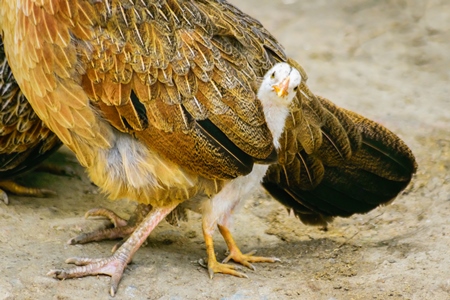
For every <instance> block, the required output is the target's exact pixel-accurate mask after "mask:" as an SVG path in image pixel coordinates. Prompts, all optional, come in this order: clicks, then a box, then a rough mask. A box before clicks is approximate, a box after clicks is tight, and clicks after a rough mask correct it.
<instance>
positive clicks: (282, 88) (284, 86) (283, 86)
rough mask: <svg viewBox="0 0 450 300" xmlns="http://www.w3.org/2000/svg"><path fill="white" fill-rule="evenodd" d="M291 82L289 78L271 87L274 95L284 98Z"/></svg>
mask: <svg viewBox="0 0 450 300" xmlns="http://www.w3.org/2000/svg"><path fill="white" fill-rule="evenodd" d="M290 80H291V77H290V76H288V77H286V78H285V79H284V80H283V81H282V82H280V84H278V85H274V86H272V88H273V90H274V91H275V93H277V95H278V97H286V96H287V95H288V94H289V92H288V89H289V82H290Z"/></svg>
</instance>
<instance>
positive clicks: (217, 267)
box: [202, 220, 248, 279]
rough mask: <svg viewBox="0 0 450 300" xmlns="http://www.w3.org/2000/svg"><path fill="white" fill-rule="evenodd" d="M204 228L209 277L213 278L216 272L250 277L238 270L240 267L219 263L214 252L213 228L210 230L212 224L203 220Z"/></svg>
mask: <svg viewBox="0 0 450 300" xmlns="http://www.w3.org/2000/svg"><path fill="white" fill-rule="evenodd" d="M202 228H203V236H204V239H205V245H206V255H207V256H208V273H209V277H210V278H211V279H212V278H213V277H214V273H223V274H229V275H234V276H237V277H244V278H248V276H247V275H245V274H244V273H241V272H238V271H236V270H237V269H239V267H237V266H233V265H228V264H223V263H219V262H218V261H217V258H216V254H215V252H214V242H213V238H212V232H211V231H212V230H210V228H211V226H209V225H208V224H207V222H206V221H205V220H203V223H202Z"/></svg>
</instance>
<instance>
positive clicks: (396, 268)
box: [0, 0, 450, 300]
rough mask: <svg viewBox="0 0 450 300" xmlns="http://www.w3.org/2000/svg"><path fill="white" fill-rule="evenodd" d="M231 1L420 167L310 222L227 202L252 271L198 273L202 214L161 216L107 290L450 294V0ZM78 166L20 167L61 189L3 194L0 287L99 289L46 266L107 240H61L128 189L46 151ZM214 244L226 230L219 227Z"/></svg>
mask: <svg viewBox="0 0 450 300" xmlns="http://www.w3.org/2000/svg"><path fill="white" fill-rule="evenodd" d="M233 2H234V3H236V4H238V5H239V7H240V8H241V9H242V10H244V11H245V12H247V13H249V14H251V15H253V16H254V17H256V18H257V19H259V20H260V21H262V23H263V24H264V25H265V26H266V27H267V28H268V29H269V30H270V31H271V32H272V33H273V34H274V35H275V36H276V37H277V38H278V39H279V40H280V41H281V42H282V44H283V45H284V46H285V48H286V51H287V52H288V53H289V54H290V55H291V56H292V57H294V58H295V59H297V61H299V62H300V63H301V64H302V65H303V66H304V68H305V69H306V71H307V72H308V74H309V80H308V82H309V85H310V87H311V89H312V90H313V91H315V92H316V93H318V94H320V95H323V96H327V97H328V98H330V99H331V100H333V101H334V102H335V103H337V104H339V105H341V106H343V107H346V108H349V109H352V110H355V111H357V112H359V113H362V114H364V115H365V116H367V117H370V118H372V119H374V120H376V121H378V122H380V123H382V124H384V125H385V126H387V127H388V128H390V129H391V130H392V131H394V132H396V133H397V134H398V135H399V136H400V137H402V138H403V139H404V140H405V141H406V143H407V144H408V145H409V146H410V147H411V148H412V150H413V152H414V153H415V155H416V157H417V161H418V163H419V171H418V173H417V176H416V177H415V178H414V180H413V182H412V184H411V185H410V186H409V187H408V188H407V190H406V191H405V192H404V193H403V194H402V195H400V196H399V197H398V198H397V199H396V201H395V202H394V203H393V204H391V205H389V206H387V207H382V208H379V209H377V210H375V211H373V212H371V213H369V214H367V215H358V216H354V217H352V218H349V219H337V220H336V221H335V222H334V223H333V224H332V225H331V226H330V228H329V230H328V231H327V232H324V231H321V230H319V229H318V228H314V227H307V226H304V225H303V224H301V223H300V222H299V221H298V220H297V219H295V218H294V217H293V216H291V215H288V214H287V212H286V210H285V209H284V208H282V207H281V206H280V205H279V204H278V203H277V202H276V201H274V200H271V199H270V198H269V197H268V196H267V195H265V194H264V193H263V192H262V191H261V192H260V193H259V194H258V195H255V197H254V199H251V200H249V201H248V204H247V205H246V206H245V208H244V209H243V210H242V211H240V212H239V213H237V214H236V225H235V230H234V234H235V238H236V240H237V242H238V244H239V245H240V246H241V248H242V250H243V251H249V250H253V249H258V253H259V254H260V255H266V256H276V257H279V258H280V259H281V262H280V263H276V264H259V265H257V266H256V267H257V270H256V272H253V271H250V270H244V271H245V272H246V274H248V276H249V279H240V278H235V277H231V276H225V275H216V276H215V277H214V279H212V280H210V279H209V278H208V275H207V272H206V270H205V269H203V268H202V267H201V266H199V264H198V259H200V258H203V257H205V247H204V243H203V238H202V235H201V228H200V221H199V220H200V219H199V216H198V215H195V214H192V215H191V220H190V221H189V222H187V223H182V224H181V225H180V227H172V226H170V225H168V224H167V223H165V222H163V224H161V226H159V227H158V228H157V230H156V231H155V232H154V233H152V235H151V239H150V240H149V242H148V245H147V246H146V247H143V248H141V249H140V250H139V251H138V252H137V254H136V255H135V257H134V260H133V264H131V265H129V267H128V268H127V269H126V271H125V274H124V277H123V280H122V281H121V284H120V288H119V292H118V294H117V296H116V299H132V298H133V299H230V300H231V299H233V300H240V299H450V256H449V255H448V254H449V249H450V222H449V216H450V175H449V169H450V137H449V130H450V99H449V94H450V85H449V82H450V81H449V80H450V43H449V41H450V31H449V29H450V2H449V1H447V0H429V1H426V0H415V1H414V0H386V1H379V0H351V1H350V0H348V1H341V0H317V1H300V0H283V1H281V0H264V1H262V0H247V1H245V2H244V1H237V0H234V1H233ZM52 160H53V161H54V162H60V163H61V164H62V163H65V164H67V165H70V166H71V167H72V168H74V170H75V172H76V174H77V176H75V177H58V176H54V175H48V174H44V173H31V174H28V175H26V176H25V177H24V178H22V181H21V182H22V183H25V184H29V185H32V186H37V187H49V188H51V189H53V190H55V191H57V193H58V195H59V196H58V197H53V198H49V199H35V198H24V197H15V196H11V197H10V198H11V199H10V202H11V203H10V204H9V205H8V206H6V205H3V204H0V228H1V230H0V252H1V253H2V260H1V264H0V269H1V276H0V299H108V298H110V297H109V294H108V290H109V277H107V276H98V277H86V278H82V279H75V280H65V281H59V280H55V279H53V278H50V277H47V276H46V273H47V272H48V271H49V270H50V269H52V268H59V267H65V266H67V265H66V264H65V263H64V260H65V259H66V258H67V257H71V256H89V257H101V256H106V255H109V254H110V250H111V248H112V246H113V245H114V244H115V243H116V242H114V241H111V242H102V243H92V244H88V245H83V246H79V245H78V246H69V245H67V244H66V241H67V240H68V239H69V238H71V237H74V236H75V235H77V234H79V233H80V232H85V231H89V230H92V229H95V228H97V227H98V226H101V225H105V224H106V222H104V221H102V220H98V219H97V220H96V219H89V220H85V219H84V218H83V215H84V213H85V212H86V211H87V210H88V209H90V208H92V207H97V206H104V207H108V208H112V209H115V210H118V211H121V212H122V215H123V216H125V217H127V216H129V214H130V212H131V211H132V209H133V207H134V206H133V205H134V204H133V203H128V202H126V201H123V202H110V201H107V200H105V199H104V196H102V195H101V194H99V193H98V192H97V190H96V188H95V187H94V186H93V185H91V184H90V182H89V180H88V178H87V177H86V175H85V173H84V171H83V169H82V168H81V167H80V166H79V165H78V164H77V162H76V161H75V159H74V157H73V156H72V155H71V154H70V153H69V152H68V151H67V150H64V149H63V150H62V151H60V152H59V153H57V155H56V156H54V157H53V158H52ZM216 250H217V252H218V257H219V259H220V258H224V257H225V255H224V252H225V250H226V246H225V243H224V242H223V240H222V238H221V237H220V236H219V235H216Z"/></svg>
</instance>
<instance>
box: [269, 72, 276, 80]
mask: <svg viewBox="0 0 450 300" xmlns="http://www.w3.org/2000/svg"><path fill="white" fill-rule="evenodd" d="M270 78H272V79H274V78H275V71H273V73H272V75H270Z"/></svg>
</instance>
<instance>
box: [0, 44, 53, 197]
mask: <svg viewBox="0 0 450 300" xmlns="http://www.w3.org/2000/svg"><path fill="white" fill-rule="evenodd" d="M60 146H61V142H60V141H59V139H58V138H57V137H56V135H55V134H53V133H52V132H51V131H50V130H49V129H48V128H47V127H46V126H45V125H44V123H42V121H41V120H40V119H39V118H38V117H37V116H36V114H35V112H34V111H33V109H32V108H31V105H30V104H29V103H28V101H27V99H26V98H25V96H24V95H23V93H22V92H21V91H20V88H19V86H18V85H17V83H16V81H15V79H14V76H13V74H12V72H11V69H10V68H9V65H8V61H7V59H6V56H5V52H4V49H3V42H2V41H1V39H0V199H1V200H3V201H4V202H5V203H8V202H9V199H8V195H7V193H6V192H10V193H14V194H17V195H23V196H34V197H45V196H48V195H53V194H54V192H53V191H51V190H48V189H43V188H29V187H24V186H21V185H19V184H17V183H16V182H14V181H13V179H14V178H15V177H17V176H18V175H21V174H23V173H24V172H26V171H29V170H31V169H33V168H34V167H36V166H38V165H39V164H40V163H41V162H42V161H43V160H45V159H46V158H47V157H48V156H49V155H50V154H52V153H53V152H55V151H56V150H57V149H58V148H59V147H60Z"/></svg>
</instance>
